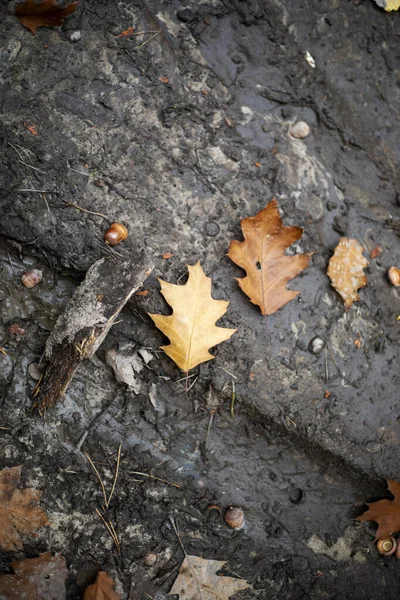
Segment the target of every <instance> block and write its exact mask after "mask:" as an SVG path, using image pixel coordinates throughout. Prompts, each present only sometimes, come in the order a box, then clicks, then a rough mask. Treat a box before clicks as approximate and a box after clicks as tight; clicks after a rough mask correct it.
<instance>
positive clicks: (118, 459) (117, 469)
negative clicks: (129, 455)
mask: <svg viewBox="0 0 400 600" xmlns="http://www.w3.org/2000/svg"><path fill="white" fill-rule="evenodd" d="M121 446H122V444H120V445H119V448H118V455H117V468H116V470H115V475H114V481H113V485H112V488H111V492H110V495H109V496H108V500H107V503H106V508H108V507H109V506H110V502H111V498H112V495H113V493H114V490H115V485H116V483H117V479H118V471H119V463H120V461H121Z"/></svg>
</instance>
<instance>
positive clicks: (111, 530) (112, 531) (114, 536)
mask: <svg viewBox="0 0 400 600" xmlns="http://www.w3.org/2000/svg"><path fill="white" fill-rule="evenodd" d="M96 512H97V514H98V515H99V517H100V519H101V520H102V521H103V523H104V525H105V527H106V528H107V531H108V533H109V534H110V536H111V538H112V541H113V542H114V544H115V547H116V548H117V550H118V553H119V552H120V543H119V539H118V537H117V534H116V533H115V529H114V526H113V524H112V523H111V521H108V523H107V521H106V520H105V518H104V516H103V515H102V514H101V512H100V511H99V509H98V508H96Z"/></svg>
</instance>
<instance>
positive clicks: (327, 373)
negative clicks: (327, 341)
mask: <svg viewBox="0 0 400 600" xmlns="http://www.w3.org/2000/svg"><path fill="white" fill-rule="evenodd" d="M324 351H325V383H329V371H328V353H327V351H326V346H325V348H324Z"/></svg>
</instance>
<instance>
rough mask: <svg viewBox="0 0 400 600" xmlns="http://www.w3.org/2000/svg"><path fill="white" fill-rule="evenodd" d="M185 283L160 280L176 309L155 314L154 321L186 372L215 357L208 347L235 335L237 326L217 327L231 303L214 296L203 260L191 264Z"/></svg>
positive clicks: (171, 353)
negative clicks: (167, 314) (175, 283)
mask: <svg viewBox="0 0 400 600" xmlns="http://www.w3.org/2000/svg"><path fill="white" fill-rule="evenodd" d="M188 269H189V278H188V281H187V283H186V284H185V285H174V284H172V283H168V282H166V281H162V280H161V279H160V280H159V281H160V283H161V293H162V295H163V296H164V298H165V300H166V301H167V302H168V304H169V305H170V306H171V307H172V308H173V313H172V315H169V316H164V315H152V314H150V313H149V316H150V317H151V318H152V319H153V321H154V323H155V324H156V326H157V327H158V329H160V330H161V331H162V332H163V333H164V334H165V335H166V336H167V337H168V338H169V340H170V342H171V343H170V344H169V345H168V346H162V347H161V348H162V350H164V352H165V353H166V354H168V356H169V357H170V358H172V360H173V361H174V362H175V363H176V364H177V365H178V367H179V368H180V369H182V371H185V372H186V373H187V372H188V371H189V370H190V369H193V368H194V367H196V366H197V365H199V364H200V363H202V362H205V361H207V360H211V359H212V358H214V357H213V355H212V354H210V352H209V349H210V348H212V347H213V346H216V345H217V344H220V343H221V342H224V341H225V340H227V339H229V338H230V337H231V335H233V334H234V333H235V331H236V329H226V328H224V327H217V326H216V325H215V323H216V322H217V321H218V319H220V318H221V317H222V315H224V314H225V313H226V310H227V308H228V305H229V302H227V301H226V300H214V298H213V297H212V296H211V278H210V277H207V276H206V274H205V273H204V271H203V269H202V267H201V265H200V262H198V263H197V264H196V265H194V266H188Z"/></svg>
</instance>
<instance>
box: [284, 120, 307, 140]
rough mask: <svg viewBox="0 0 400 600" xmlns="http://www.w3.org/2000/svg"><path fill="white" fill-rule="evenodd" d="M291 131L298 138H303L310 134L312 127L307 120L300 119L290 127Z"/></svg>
mask: <svg viewBox="0 0 400 600" xmlns="http://www.w3.org/2000/svg"><path fill="white" fill-rule="evenodd" d="M289 133H290V135H291V136H292V137H294V138H296V139H299V140H301V139H303V138H305V137H307V136H308V135H309V134H310V127H309V126H308V125H307V123H306V122H305V121H298V122H297V123H295V124H294V125H292V127H291V128H290V129H289Z"/></svg>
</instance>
